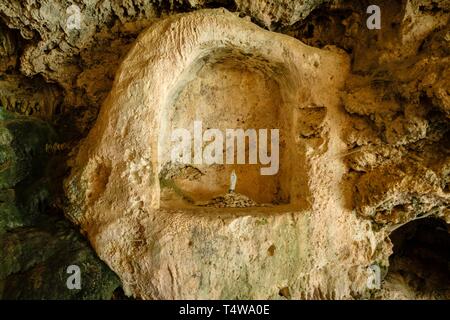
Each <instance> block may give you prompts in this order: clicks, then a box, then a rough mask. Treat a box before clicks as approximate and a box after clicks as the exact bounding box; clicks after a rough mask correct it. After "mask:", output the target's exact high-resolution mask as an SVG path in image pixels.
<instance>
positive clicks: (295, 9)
mask: <svg viewBox="0 0 450 320" xmlns="http://www.w3.org/2000/svg"><path fill="white" fill-rule="evenodd" d="M328 1H329V0H300V1H290V0H257V1H254V0H236V6H237V7H238V9H239V10H240V11H242V12H244V13H247V14H249V15H250V16H251V17H254V18H255V19H256V20H258V21H259V22H261V23H262V24H263V25H265V26H266V27H268V28H269V29H272V28H274V27H280V26H283V27H286V26H291V25H293V24H294V23H296V22H297V21H300V20H302V19H304V18H305V17H306V16H308V14H309V13H310V12H311V11H313V10H314V9H315V8H316V7H318V6H319V5H321V4H323V3H326V2H328Z"/></svg>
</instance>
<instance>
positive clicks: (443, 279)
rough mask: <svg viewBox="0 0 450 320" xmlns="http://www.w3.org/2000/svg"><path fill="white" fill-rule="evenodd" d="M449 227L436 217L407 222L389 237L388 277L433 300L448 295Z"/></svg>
mask: <svg viewBox="0 0 450 320" xmlns="http://www.w3.org/2000/svg"><path fill="white" fill-rule="evenodd" d="M449 229H450V225H447V224H446V223H445V221H443V220H441V219H437V218H423V219H417V220H414V221H411V222H409V223H407V224H405V225H403V226H401V227H400V228H398V229H396V230H395V231H394V232H392V234H391V235H390V239H391V241H392V243H393V245H394V247H393V254H392V255H391V256H390V258H389V264H390V267H389V273H388V276H389V275H390V276H392V275H393V274H396V276H397V277H401V278H402V279H403V280H404V283H405V284H406V285H407V286H409V287H410V288H411V289H413V290H415V291H416V292H419V293H421V294H424V295H432V296H434V297H436V298H439V297H448V295H449V294H450V234H449Z"/></svg>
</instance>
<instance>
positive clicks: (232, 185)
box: [228, 170, 237, 193]
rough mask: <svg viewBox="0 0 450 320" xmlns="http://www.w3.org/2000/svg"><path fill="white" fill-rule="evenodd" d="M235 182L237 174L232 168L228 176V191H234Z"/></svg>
mask: <svg viewBox="0 0 450 320" xmlns="http://www.w3.org/2000/svg"><path fill="white" fill-rule="evenodd" d="M236 182H237V175H236V172H235V171H234V170H233V171H232V172H231V176H230V189H229V190H228V192H229V193H232V192H234V189H236Z"/></svg>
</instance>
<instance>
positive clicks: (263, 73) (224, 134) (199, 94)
mask: <svg viewBox="0 0 450 320" xmlns="http://www.w3.org/2000/svg"><path fill="white" fill-rule="evenodd" d="M194 65H195V66H194V67H191V68H190V70H189V76H188V77H189V80H188V81H181V82H182V84H183V85H182V87H181V88H179V89H177V90H176V92H175V93H174V97H173V99H171V101H172V103H171V104H169V105H168V106H167V112H166V113H165V114H164V115H163V117H162V118H161V120H160V121H161V126H160V128H161V131H160V135H159V146H160V153H159V154H160V156H159V160H160V168H161V169H160V170H161V171H160V177H159V181H160V186H161V207H177V206H181V207H186V206H189V205H196V204H199V203H204V202H205V201H208V200H211V199H212V198H214V197H217V196H220V195H223V194H225V193H226V192H227V191H228V189H229V185H230V175H231V173H232V171H234V172H235V173H236V175H237V178H238V180H237V186H236V192H237V193H239V194H243V195H245V196H247V197H249V198H250V199H252V200H254V201H255V202H256V203H258V204H266V205H267V204H269V205H285V204H289V203H290V188H291V174H293V172H292V164H291V161H290V160H289V159H290V158H292V155H293V154H294V153H295V152H296V150H297V148H296V147H295V142H294V137H293V134H292V132H293V130H292V125H293V123H292V122H293V118H294V112H295V107H294V103H293V101H291V98H290V97H292V95H293V94H292V92H289V90H290V88H291V86H289V85H288V83H289V80H291V81H292V79H289V78H290V75H289V73H288V72H287V70H286V68H285V67H284V66H283V65H277V64H274V63H272V62H270V61H267V60H266V59H264V58H263V57H258V56H254V55H253V56H252V55H246V54H244V53H241V52H239V51H236V50H235V51H229V50H216V51H215V52H212V53H211V54H209V55H208V56H205V57H203V58H201V59H199V61H198V62H197V63H196V64H194ZM194 124H196V125H197V129H198V130H199V132H200V133H201V137H203V134H204V132H205V131H206V130H208V129H215V130H218V133H219V134H220V139H223V140H220V139H217V137H216V138H213V137H211V139H207V138H206V136H205V138H204V139H203V141H202V143H201V149H200V152H201V153H202V152H205V148H207V146H208V145H212V144H214V143H220V144H221V145H222V146H223V147H222V148H221V150H220V152H221V156H220V157H219V158H220V159H222V163H217V162H215V163H212V164H211V163H205V161H204V159H202V163H198V162H197V163H196V159H195V153H196V150H195V142H194V139H195V135H196V132H195V130H196V129H194ZM199 125H200V127H199ZM180 128H182V129H186V130H188V131H189V134H190V142H191V143H190V147H189V153H190V159H191V162H190V163H178V162H176V161H174V159H172V151H173V149H174V147H175V146H176V145H177V144H178V143H179V141H178V140H173V139H172V135H171V133H173V132H174V131H175V130H177V129H180ZM274 129H275V130H277V132H278V139H279V140H278V141H277V147H276V150H272V148H271V146H272V143H275V141H274V139H273V137H272V136H271V133H272V130H274ZM229 130H231V131H229ZM236 130H242V131H241V132H243V134H244V136H243V140H240V139H241V138H239V137H233V136H232V134H233V133H231V135H230V132H234V133H235V134H236V132H237V131H236ZM261 131H262V132H261ZM229 137H231V138H232V140H231V144H228V143H229V142H230V140H227V139H228V138H229ZM263 138H266V139H263ZM252 139H253V140H252ZM216 140H220V141H216ZM264 140H265V146H266V148H261V143H262V142H264ZM240 141H243V142H244V147H245V154H244V157H243V158H241V160H240V162H241V163H239V158H238V155H237V149H238V146H239V143H240ZM252 142H253V143H254V144H252ZM230 145H232V148H230ZM252 152H253V156H254V157H253V160H252V156H251V153H252ZM260 152H262V153H263V154H265V155H267V156H268V157H269V158H270V162H269V163H266V164H263V163H262V162H263V160H262V159H261V157H260ZM214 154H215V153H214ZM229 154H232V161H231V163H230V162H229V160H230V159H229V158H228V157H229ZM242 160H243V162H244V163H242ZM254 160H256V163H255V161H254ZM262 168H267V169H269V168H270V169H271V170H272V172H270V174H267V173H266V174H263V173H262V170H261V169H262ZM267 169H266V170H267ZM296 169H297V171H298V169H299V168H296Z"/></svg>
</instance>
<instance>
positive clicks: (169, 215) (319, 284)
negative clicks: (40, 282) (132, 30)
mask: <svg viewBox="0 0 450 320" xmlns="http://www.w3.org/2000/svg"><path fill="white" fill-rule="evenodd" d="M348 66H349V64H348V58H347V56H346V54H345V53H342V52H341V51H339V50H336V49H334V48H332V47H330V48H328V49H323V50H319V49H315V48H311V47H308V46H306V45H304V44H302V43H301V42H299V41H297V40H295V39H293V38H289V37H286V36H283V35H280V34H274V33H271V32H268V31H264V30H262V29H260V28H259V27H257V26H255V25H254V24H252V23H250V22H247V21H245V20H243V19H240V18H238V17H236V16H235V15H233V14H231V13H229V12H227V11H225V10H206V11H197V12H194V13H189V14H185V15H177V16H173V17H170V18H167V19H165V20H163V21H161V22H159V23H157V24H156V25H154V26H152V27H151V28H149V29H148V30H146V31H145V32H144V33H143V34H142V35H141V36H140V37H139V38H138V39H137V41H136V44H135V45H134V46H133V48H132V49H131V50H130V52H129V53H128V55H127V57H126V59H125V60H124V61H123V63H122V64H121V66H120V68H119V70H118V72H117V75H116V80H115V83H114V86H113V89H112V91H111V93H110V95H109V96H108V98H107V100H106V101H105V103H104V104H103V106H102V108H101V111H100V114H99V118H98V120H97V122H96V124H95V126H94V128H93V129H92V131H91V132H90V134H89V136H88V137H87V138H86V139H85V141H84V142H83V143H82V144H81V146H80V149H79V152H78V154H77V156H76V157H75V158H74V159H73V161H72V163H71V165H72V167H73V168H72V174H71V176H70V177H69V178H68V179H67V180H66V183H65V186H66V187H65V188H66V194H67V196H68V198H69V200H70V202H71V205H70V207H69V208H68V210H67V211H66V212H67V215H68V217H69V218H70V219H71V220H72V221H74V222H75V223H77V224H79V225H80V226H81V228H82V229H84V230H85V231H86V233H87V234H88V237H89V239H90V241H91V243H92V245H93V246H94V248H95V250H96V251H97V253H98V254H99V256H100V257H101V258H102V259H103V260H105V261H106V262H107V263H108V265H109V266H110V267H111V268H112V269H113V270H114V271H115V272H116V273H117V274H118V275H119V276H120V277H121V279H122V281H123V283H124V288H125V290H126V292H127V293H129V294H132V295H134V296H136V297H141V298H147V299H154V298H162V299H173V298H183V299H197V298H213V299H214V298H259V299H265V298H271V299H274V298H280V297H283V296H286V295H287V293H286V292H288V293H289V296H290V297H292V298H302V297H303V298H321V297H322V298H323V297H329V298H349V297H351V296H352V295H353V294H360V295H363V294H365V292H366V291H367V290H368V288H367V281H368V277H369V276H370V273H369V271H368V269H367V268H368V266H369V265H370V264H371V263H373V262H374V261H376V262H378V263H381V264H383V263H384V264H387V263H386V261H385V259H386V258H387V257H386V256H384V255H382V254H381V255H380V252H383V251H380V250H377V246H378V245H379V244H380V243H383V240H382V239H383V234H382V233H376V232H375V231H372V230H371V227H370V223H369V222H368V221H365V220H362V219H358V218H357V216H356V215H355V214H354V213H352V211H351V209H347V208H346V206H345V202H344V198H343V195H342V194H341V193H340V192H335V191H333V190H336V187H337V186H338V185H339V184H340V180H341V178H342V175H343V173H344V167H345V166H344V163H343V162H342V159H341V158H340V157H337V156H336V155H338V154H339V153H341V152H343V151H344V148H345V143H344V142H343V141H342V140H341V138H340V132H341V130H342V128H343V126H344V125H345V122H346V121H347V119H346V117H345V114H344V113H343V110H342V109H341V108H340V107H339V102H340V99H339V89H340V88H341V87H342V85H343V84H344V81H345V78H346V74H347V72H348ZM250 77H251V78H250ZM238 79H241V80H240V85H238V86H235V85H234V81H236V80H238ZM246 79H251V80H252V81H257V82H255V83H253V84H252V87H251V88H253V92H252V91H251V90H249V91H246V89H247V88H248V87H246V85H245V81H246ZM267 86H270V90H271V92H272V95H279V97H282V99H280V100H278V101H282V104H280V102H278V104H274V103H273V102H272V101H271V100H270V97H267V96H264V95H263V93H264V92H265V91H267ZM197 90H198V91H197ZM257 90H261V92H260V91H257ZM200 91H201V92H202V93H203V94H202V95H199V92H200ZM223 92H225V93H226V94H224V93H223ZM240 95H246V96H247V103H248V104H250V105H251V103H252V102H251V101H252V99H253V97H255V99H257V101H259V102H258V103H259V105H260V108H265V109H264V110H267V113H266V118H264V117H263V115H258V114H255V115H254V116H247V117H243V118H242V126H243V127H245V126H246V125H248V126H253V125H257V124H266V125H270V124H271V123H272V124H273V126H276V125H280V124H282V126H281V127H280V128H281V129H282V130H280V140H281V141H282V142H281V144H282V145H284V148H285V149H284V150H287V151H286V152H289V153H287V154H286V155H285V157H283V152H282V151H280V154H281V155H280V174H279V180H278V182H277V183H278V184H279V185H280V186H281V188H284V189H282V190H281V193H286V194H288V199H289V200H287V202H281V203H280V202H277V201H281V200H280V199H278V198H271V197H269V196H270V193H271V191H270V188H269V189H264V184H265V183H267V185H269V186H270V183H271V181H270V180H267V181H264V180H258V179H257V178H255V176H253V175H251V174H250V173H248V172H250V171H251V169H250V168H248V170H247V173H246V172H237V175H238V177H240V178H238V181H241V180H244V181H245V180H246V179H250V180H251V181H253V188H249V189H246V187H245V184H244V182H241V183H240V184H239V182H238V188H237V191H238V192H240V193H246V192H247V194H248V193H251V190H252V189H255V188H259V187H261V186H262V189H261V192H266V194H267V195H268V197H267V199H266V201H270V199H272V200H273V201H272V204H271V206H270V207H269V208H266V207H254V206H252V207H249V208H240V209H236V208H234V209H233V208H216V207H201V206H196V202H195V201H193V202H192V201H191V202H189V201H187V200H186V199H187V198H188V197H187V196H191V197H199V198H200V197H201V196H202V195H204V194H203V193H202V188H201V184H202V183H209V185H208V186H211V185H212V186H214V185H217V186H218V189H220V187H221V186H222V187H223V188H222V191H224V192H223V193H225V192H226V190H227V189H226V185H223V184H221V182H220V181H221V175H224V176H226V177H227V178H226V179H228V177H229V174H228V173H227V171H226V170H224V169H222V170H220V169H216V168H210V167H211V166H196V167H195V168H193V167H192V168H188V167H186V168H180V171H178V173H177V172H176V170H175V173H173V174H167V172H173V170H174V169H171V170H172V171H168V169H166V168H167V165H170V161H169V160H168V158H169V154H170V148H168V146H169V145H170V143H171V142H170V131H169V130H168V128H169V129H170V128H174V127H176V125H177V124H182V125H187V124H189V123H191V121H193V120H195V116H199V115H200V116H202V118H201V119H202V120H204V121H205V123H206V124H205V126H217V127H219V128H222V127H226V126H227V125H231V123H230V122H229V121H232V120H230V119H233V118H234V117H233V116H234V115H236V114H240V113H239V112H242V113H244V114H245V113H250V114H251V112H257V111H255V109H254V108H248V109H245V104H244V105H242V106H239V101H236V100H233V98H234V97H236V96H240ZM193 97H197V98H199V97H202V98H201V99H207V100H206V102H208V103H206V102H202V101H200V100H198V99H197V101H194V100H193V99H192V98H193ZM227 101H228V102H233V104H231V103H230V104H229V105H228V106H227V109H220V105H221V104H226V103H227ZM236 104H237V105H238V106H239V108H237V109H239V110H234V109H233V106H234V105H236ZM208 106H209V109H208ZM222 108H223V107H222ZM256 110H257V109H256ZM244 111H245V112H244ZM193 115H194V116H193ZM230 115H231V116H230ZM267 115H268V116H269V119H267ZM213 116H214V119H216V120H214V119H212V117H213ZM303 117H305V118H306V117H309V118H310V119H311V121H306V122H305V121H302V118H303ZM217 119H219V120H217ZM240 119H241V118H240ZM255 119H260V120H255ZM214 121H216V122H214ZM255 121H256V122H255ZM267 121H268V122H267ZM233 124H234V123H233ZM273 126H272V127H273ZM301 133H303V135H301ZM288 155H291V156H292V157H294V158H295V159H296V160H295V162H291V161H292V160H291V159H289V157H288ZM177 174H178V176H177ZM283 174H284V175H286V176H288V178H285V177H284V176H283ZM176 176H177V178H178V180H177V179H176V178H174V177H176ZM181 176H183V177H185V179H182V178H180V177H181ZM202 179H203V180H202ZM168 180H170V181H168ZM163 181H164V183H163ZM199 184H200V186H199ZM243 184H244V185H243ZM239 186H241V188H242V189H241V190H240V189H239ZM167 189H170V190H175V191H176V195H174V196H173V197H175V196H178V198H176V199H175V200H176V201H175V200H174V198H173V197H172V198H170V197H169V198H167V197H166V195H167V192H168V191H167ZM192 190H194V191H192ZM242 190H244V192H243V191H242ZM246 190H247V191H246ZM264 190H265V191H264ZM190 191H191V193H190ZM211 198H213V196H212V195H211ZM275 199H278V200H277V201H276V200H275ZM194 200H195V199H194ZM258 202H259V201H258ZM263 202H264V201H263ZM330 234H333V235H334V236H333V240H332V241H331V242H330V241H329V240H331V238H330V236H329V235H330ZM327 239H328V240H327Z"/></svg>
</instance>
